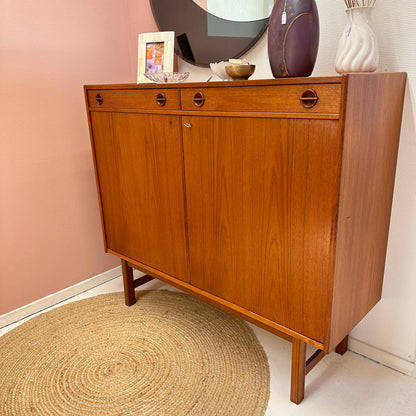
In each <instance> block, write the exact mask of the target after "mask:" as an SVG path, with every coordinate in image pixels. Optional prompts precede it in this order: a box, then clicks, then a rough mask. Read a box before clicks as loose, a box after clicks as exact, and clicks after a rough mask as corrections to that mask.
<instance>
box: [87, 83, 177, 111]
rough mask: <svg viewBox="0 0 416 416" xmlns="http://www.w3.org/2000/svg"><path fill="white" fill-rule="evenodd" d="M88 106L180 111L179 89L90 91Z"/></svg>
mask: <svg viewBox="0 0 416 416" xmlns="http://www.w3.org/2000/svg"><path fill="white" fill-rule="evenodd" d="M88 106H89V107H92V108H114V109H134V110H179V108H180V98H179V90H177V89H162V88H161V89H158V88H155V89H140V90H105V89H97V90H88Z"/></svg>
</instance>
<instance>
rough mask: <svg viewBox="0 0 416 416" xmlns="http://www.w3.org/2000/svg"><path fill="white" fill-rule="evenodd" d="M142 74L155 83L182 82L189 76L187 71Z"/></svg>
mask: <svg viewBox="0 0 416 416" xmlns="http://www.w3.org/2000/svg"><path fill="white" fill-rule="evenodd" d="M144 76H145V77H146V78H147V79H149V80H150V81H153V82H157V83H166V82H183V81H185V80H186V78H188V77H189V72H157V73H156V74H144Z"/></svg>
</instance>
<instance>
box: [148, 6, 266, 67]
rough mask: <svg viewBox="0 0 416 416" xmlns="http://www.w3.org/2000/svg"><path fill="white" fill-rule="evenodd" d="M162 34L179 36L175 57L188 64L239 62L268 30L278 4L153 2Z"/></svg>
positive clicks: (202, 64) (176, 39)
mask: <svg viewBox="0 0 416 416" xmlns="http://www.w3.org/2000/svg"><path fill="white" fill-rule="evenodd" d="M150 4H151V6H152V11H153V16H154V18H155V20H156V23H157V25H158V27H159V30H160V31H173V32H175V53H176V54H177V55H178V56H180V57H181V58H182V59H184V60H185V61H187V62H190V63H192V64H194V65H197V66H203V67H208V66H209V64H210V63H211V62H219V61H226V60H228V59H229V58H238V57H240V56H241V55H243V54H244V53H245V52H247V51H248V50H249V49H250V48H251V47H253V46H254V44H255V43H256V42H257V41H258V40H259V39H260V37H261V36H262V34H263V33H264V32H265V30H266V29H267V26H268V23H269V16H270V13H271V9H272V8H273V5H274V0H227V1H224V0H150Z"/></svg>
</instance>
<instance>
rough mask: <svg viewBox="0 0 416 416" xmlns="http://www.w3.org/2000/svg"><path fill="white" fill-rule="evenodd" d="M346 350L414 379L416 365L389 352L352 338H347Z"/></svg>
mask: <svg viewBox="0 0 416 416" xmlns="http://www.w3.org/2000/svg"><path fill="white" fill-rule="evenodd" d="M348 349H349V350H351V351H353V352H356V353H358V354H360V355H364V356H365V357H367V358H369V359H370V360H374V361H376V362H378V363H380V364H382V365H385V366H386V367H389V368H392V369H394V370H397V371H400V372H401V373H404V374H407V375H409V376H411V377H415V378H416V363H413V362H410V361H407V360H405V359H404V358H401V357H398V356H397V355H394V354H391V353H390V352H387V351H383V350H380V349H378V348H377V347H374V346H373V345H369V344H367V343H365V342H362V341H360V340H358V339H356V338H353V337H349V340H348Z"/></svg>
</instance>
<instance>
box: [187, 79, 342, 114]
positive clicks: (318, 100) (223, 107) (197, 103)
mask: <svg viewBox="0 0 416 416" xmlns="http://www.w3.org/2000/svg"><path fill="white" fill-rule="evenodd" d="M224 87H226V83H225V84H224ZM181 100H182V109H183V110H198V111H227V112H228V111H233V112H234V111H236V112H238V111H252V112H273V113H275V112H277V113H299V112H305V113H311V112H312V113H329V114H339V112H340V103H341V84H310V85H309V84H302V85H300V84H299V85H278V86H267V87H263V86H248V87H243V88H242V87H231V86H227V87H226V88H222V87H212V88H183V89H182V97H181Z"/></svg>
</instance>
